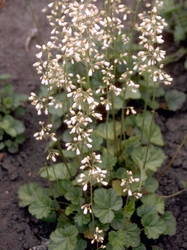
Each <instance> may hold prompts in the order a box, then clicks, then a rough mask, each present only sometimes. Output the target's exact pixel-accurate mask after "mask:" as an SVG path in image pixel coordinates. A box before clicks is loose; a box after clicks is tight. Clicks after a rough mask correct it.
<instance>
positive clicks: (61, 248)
mask: <svg viewBox="0 0 187 250" xmlns="http://www.w3.org/2000/svg"><path fill="white" fill-rule="evenodd" d="M77 235H78V230H77V228H76V227H75V226H72V225H71V226H68V227H66V228H64V229H63V228H58V229H56V230H55V231H54V232H53V233H52V234H51V236H50V242H49V246H48V249H49V250H74V249H75V247H76V245H77Z"/></svg>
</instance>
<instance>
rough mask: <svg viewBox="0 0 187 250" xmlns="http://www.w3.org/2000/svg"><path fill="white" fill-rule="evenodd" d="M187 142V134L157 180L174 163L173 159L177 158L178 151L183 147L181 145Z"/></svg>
mask: <svg viewBox="0 0 187 250" xmlns="http://www.w3.org/2000/svg"><path fill="white" fill-rule="evenodd" d="M186 140H187V134H186V135H185V137H184V139H183V141H182V142H181V144H180V145H179V147H178V149H177V151H176V152H175V154H174V156H173V157H172V159H171V160H170V162H169V163H168V165H167V166H166V167H165V169H164V170H163V171H162V172H161V173H160V174H159V176H158V178H157V180H159V179H160V178H161V177H162V176H163V175H164V174H165V172H166V171H167V170H168V169H169V167H171V165H172V163H173V162H174V160H175V158H176V157H177V155H178V153H179V151H180V150H181V148H182V147H183V145H184V144H185V142H186Z"/></svg>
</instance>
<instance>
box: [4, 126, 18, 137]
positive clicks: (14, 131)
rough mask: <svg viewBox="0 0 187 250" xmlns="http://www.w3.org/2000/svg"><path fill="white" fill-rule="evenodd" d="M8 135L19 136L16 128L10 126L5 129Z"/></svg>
mask: <svg viewBox="0 0 187 250" xmlns="http://www.w3.org/2000/svg"><path fill="white" fill-rule="evenodd" d="M5 131H6V133H7V134H8V135H10V136H11V137H16V136H17V131H16V129H15V128H11V127H9V128H8V129H6V130H5Z"/></svg>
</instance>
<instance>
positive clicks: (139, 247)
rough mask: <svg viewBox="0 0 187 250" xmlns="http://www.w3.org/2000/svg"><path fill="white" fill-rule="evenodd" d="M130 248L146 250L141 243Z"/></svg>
mask: <svg viewBox="0 0 187 250" xmlns="http://www.w3.org/2000/svg"><path fill="white" fill-rule="evenodd" d="M132 250H146V248H145V246H144V244H143V243H140V245H138V246H137V247H133V249H132Z"/></svg>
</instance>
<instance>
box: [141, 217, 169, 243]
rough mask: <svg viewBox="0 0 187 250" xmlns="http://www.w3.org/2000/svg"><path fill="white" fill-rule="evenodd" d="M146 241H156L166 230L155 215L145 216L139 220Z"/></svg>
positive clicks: (162, 222) (161, 221)
mask: <svg viewBox="0 0 187 250" xmlns="http://www.w3.org/2000/svg"><path fill="white" fill-rule="evenodd" d="M141 222H142V225H143V226H144V231H145V234H146V235H147V238H148V239H158V237H159V236H160V235H161V234H163V233H164V231H165V230H166V225H165V223H164V221H163V220H162V219H161V218H160V217H159V216H158V215H157V214H156V215H155V214H146V215H144V216H143V217H142V218H141Z"/></svg>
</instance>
